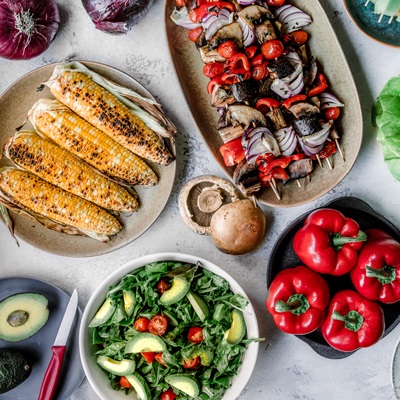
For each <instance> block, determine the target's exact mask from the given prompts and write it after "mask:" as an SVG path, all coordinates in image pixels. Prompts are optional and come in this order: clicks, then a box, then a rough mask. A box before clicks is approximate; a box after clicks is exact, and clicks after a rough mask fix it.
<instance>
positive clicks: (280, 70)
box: [268, 57, 295, 79]
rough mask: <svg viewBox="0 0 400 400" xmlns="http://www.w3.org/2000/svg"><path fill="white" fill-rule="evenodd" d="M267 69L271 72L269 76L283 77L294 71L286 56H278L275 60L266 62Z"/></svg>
mask: <svg viewBox="0 0 400 400" xmlns="http://www.w3.org/2000/svg"><path fill="white" fill-rule="evenodd" d="M268 70H269V71H270V72H272V74H271V78H273V79H275V78H279V79H281V78H285V77H286V76H289V75H291V74H293V72H295V69H294V67H293V65H292V64H291V62H290V61H289V60H288V59H287V58H286V57H282V58H278V59H277V60H274V61H271V62H270V63H269V64H268Z"/></svg>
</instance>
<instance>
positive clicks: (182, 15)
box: [170, 7, 201, 29]
mask: <svg viewBox="0 0 400 400" xmlns="http://www.w3.org/2000/svg"><path fill="white" fill-rule="evenodd" d="M170 18H171V20H172V21H173V22H174V23H175V24H176V25H179V26H182V27H184V28H187V29H194V28H197V27H199V26H201V24H196V23H195V22H193V21H191V20H190V18H189V13H188V11H187V8H186V7H181V8H180V9H179V10H178V9H177V8H174V11H172V14H171V15H170Z"/></svg>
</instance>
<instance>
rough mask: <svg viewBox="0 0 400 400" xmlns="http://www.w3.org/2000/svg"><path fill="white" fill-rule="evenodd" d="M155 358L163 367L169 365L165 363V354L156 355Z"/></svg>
mask: <svg viewBox="0 0 400 400" xmlns="http://www.w3.org/2000/svg"><path fill="white" fill-rule="evenodd" d="M154 358H155V359H156V361H157V362H158V363H160V364H161V365H164V367H167V364H166V363H165V361H164V358H163V354H162V353H157V354H156V355H155V357H154Z"/></svg>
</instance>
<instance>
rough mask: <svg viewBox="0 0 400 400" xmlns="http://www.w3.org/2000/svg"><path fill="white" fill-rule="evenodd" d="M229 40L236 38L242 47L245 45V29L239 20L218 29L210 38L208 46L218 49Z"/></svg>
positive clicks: (238, 44)
mask: <svg viewBox="0 0 400 400" xmlns="http://www.w3.org/2000/svg"><path fill="white" fill-rule="evenodd" d="M227 40H234V41H235V42H236V44H237V46H238V47H239V48H240V49H241V48H242V47H243V31H242V28H241V27H240V25H239V23H238V22H232V23H230V24H228V25H225V26H223V27H222V28H220V29H218V31H217V32H216V33H215V34H214V35H213V37H212V38H211V39H210V41H209V43H208V47H209V49H210V50H213V49H216V48H217V47H218V46H219V45H220V44H221V43H222V42H226V41H227ZM224 60H225V59H224Z"/></svg>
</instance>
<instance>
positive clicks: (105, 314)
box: [89, 297, 116, 328]
mask: <svg viewBox="0 0 400 400" xmlns="http://www.w3.org/2000/svg"><path fill="white" fill-rule="evenodd" d="M115 308H116V307H115V305H114V304H113V303H112V300H111V299H110V298H109V297H108V298H107V299H106V300H105V302H104V303H103V305H102V306H101V307H100V308H99V311H97V313H96V314H95V316H94V317H93V319H92V320H91V321H90V324H89V328H95V327H96V326H99V325H101V324H104V323H105V322H107V321H108V320H109V319H110V318H111V317H112V315H113V314H114V311H115Z"/></svg>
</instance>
